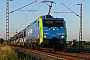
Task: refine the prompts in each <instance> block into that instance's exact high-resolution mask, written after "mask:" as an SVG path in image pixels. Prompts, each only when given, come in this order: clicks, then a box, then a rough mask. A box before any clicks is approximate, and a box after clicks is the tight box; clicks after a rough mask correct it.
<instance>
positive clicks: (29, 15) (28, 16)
mask: <svg viewBox="0 0 90 60" xmlns="http://www.w3.org/2000/svg"><path fill="white" fill-rule="evenodd" d="M37 3H38V1H37ZM35 6H37V4H35V5H34V6H33V7H32V9H33V8H34V7H35ZM41 6H42V4H41V5H40V6H38V7H37V8H36V10H38V9H39V8H40V7H41ZM34 13H35V11H33V12H32V13H31V14H30V12H29V13H28V15H27V16H26V19H25V21H23V23H22V24H21V27H23V26H24V25H25V23H26V22H27V20H28V19H30V17H31V16H32V15H33V14H34ZM21 27H19V29H20V28H21ZM19 29H18V30H19Z"/></svg>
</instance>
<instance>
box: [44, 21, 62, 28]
mask: <svg viewBox="0 0 90 60" xmlns="http://www.w3.org/2000/svg"><path fill="white" fill-rule="evenodd" d="M43 26H44V27H64V24H63V21H62V20H44V22H43Z"/></svg>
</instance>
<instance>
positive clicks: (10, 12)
mask: <svg viewBox="0 0 90 60" xmlns="http://www.w3.org/2000/svg"><path fill="white" fill-rule="evenodd" d="M35 2H37V1H34V2H32V3H29V4H27V5H25V6H23V7H20V8H18V9H16V10H13V11H11V12H9V13H13V12H15V11H18V10H20V9H22V8H25V7H27V6H29V5H31V4H33V3H35Z"/></svg>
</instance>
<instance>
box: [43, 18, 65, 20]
mask: <svg viewBox="0 0 90 60" xmlns="http://www.w3.org/2000/svg"><path fill="white" fill-rule="evenodd" d="M42 19H43V20H64V18H42Z"/></svg>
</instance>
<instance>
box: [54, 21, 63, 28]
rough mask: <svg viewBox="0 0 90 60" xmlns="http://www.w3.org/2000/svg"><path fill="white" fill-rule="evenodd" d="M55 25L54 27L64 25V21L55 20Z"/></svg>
mask: <svg viewBox="0 0 90 60" xmlns="http://www.w3.org/2000/svg"><path fill="white" fill-rule="evenodd" d="M53 24H54V25H53V26H54V27H64V24H63V21H62V20H58V21H53Z"/></svg>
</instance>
